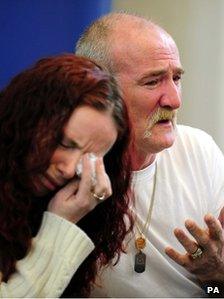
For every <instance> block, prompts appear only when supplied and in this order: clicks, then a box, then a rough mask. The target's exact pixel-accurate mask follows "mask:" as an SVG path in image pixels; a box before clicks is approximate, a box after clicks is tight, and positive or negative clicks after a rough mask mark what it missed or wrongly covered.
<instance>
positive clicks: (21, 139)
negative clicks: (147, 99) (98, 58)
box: [0, 54, 133, 296]
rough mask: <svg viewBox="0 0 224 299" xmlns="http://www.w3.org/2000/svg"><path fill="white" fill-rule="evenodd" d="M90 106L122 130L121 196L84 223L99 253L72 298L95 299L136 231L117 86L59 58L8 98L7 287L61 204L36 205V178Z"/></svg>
mask: <svg viewBox="0 0 224 299" xmlns="http://www.w3.org/2000/svg"><path fill="white" fill-rule="evenodd" d="M85 105H87V106H90V107H92V108H94V109H97V110H99V111H102V112H103V111H111V116H112V118H113V119H114V122H115V124H116V128H117V131H118V138H117V141H116V142H115V144H114V146H113V147H112V149H111V150H110V152H109V153H108V154H107V155H106V156H105V158H104V162H105V167H106V171H107V173H108V175H109V177H110V180H111V184H112V189H113V195H112V196H111V197H110V198H109V199H107V200H106V201H105V202H103V203H101V204H99V205H98V206H97V207H96V208H95V209H94V210H93V211H92V212H90V213H89V214H87V215H86V216H85V217H84V218H83V219H81V221H79V223H77V225H78V226H79V227H80V228H81V229H83V230H84V231H85V232H86V233H87V234H88V236H89V237H90V238H91V239H92V241H93V242H94V244H95V249H94V251H93V252H92V253H91V254H90V255H89V256H88V258H87V259H86V260H85V261H84V262H83V264H82V265H81V266H80V267H79V269H78V271H77V272H76V273H75V275H74V277H73V279H72V281H71V283H70V285H69V288H68V289H67V292H65V294H67V296H70V295H72V294H73V295H77V296H88V295H89V293H90V289H91V285H92V284H93V282H94V280H95V277H96V274H97V271H98V270H99V269H100V267H102V266H103V265H107V264H108V263H112V259H113V258H115V257H117V258H119V254H120V252H121V251H122V241H123V239H124V237H125V235H126V234H127V233H128V231H129V230H130V229H131V228H132V225H133V221H132V217H131V215H130V214H129V211H128V206H129V197H128V195H127V190H128V187H129V180H130V158H129V155H128V154H127V148H128V143H129V135H130V131H129V126H128V116H127V111H126V108H125V106H124V104H123V101H122V99H121V96H120V93H119V91H118V89H117V85H116V82H115V81H114V79H113V78H112V77H111V76H110V75H109V74H107V73H106V72H105V71H104V70H102V69H101V67H99V66H98V65H96V64H95V63H94V62H92V61H90V60H87V59H86V58H81V57H77V56H75V55H73V54H64V55H58V56H55V57H49V58H44V59H42V60H40V61H38V62H37V63H36V64H35V65H34V66H33V67H31V68H30V69H27V70H26V71H24V72H22V73H20V74H19V75H18V76H16V77H15V78H14V79H13V80H12V81H11V82H10V83H9V85H8V86H7V87H6V88H5V89H4V90H3V91H2V92H1V93H0V137H1V142H0V271H1V272H2V274H3V281H5V282H7V280H8V279H9V278H10V275H11V274H12V273H13V272H15V271H16V261H17V260H19V259H22V258H23V257H25V256H26V254H27V253H28V251H29V249H30V246H31V239H32V237H34V236H35V235H36V234H37V232H38V229H39V227H40V223H41V219H42V216H43V212H44V210H45V209H46V207H47V204H48V202H49V200H50V199H51V196H53V194H51V196H48V197H45V198H34V197H33V196H32V192H31V189H32V188H31V183H32V177H33V176H35V175H37V174H40V173H44V172H45V171H46V170H47V168H48V166H49V161H50V159H51V156H52V154H53V152H54V151H55V149H56V148H57V146H58V143H59V142H60V141H61V139H62V136H63V128H64V126H65V125H66V123H67V121H68V120H69V118H70V116H71V114H72V112H73V111H74V109H76V108H77V107H80V106H85ZM96 121H97V120H96ZM125 218H126V220H127V219H128V220H129V221H128V222H126V221H125Z"/></svg>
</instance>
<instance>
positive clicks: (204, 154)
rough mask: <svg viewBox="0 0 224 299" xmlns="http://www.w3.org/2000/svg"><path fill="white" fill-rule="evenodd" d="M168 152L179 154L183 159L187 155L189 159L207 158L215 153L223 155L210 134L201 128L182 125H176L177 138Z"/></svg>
mask: <svg viewBox="0 0 224 299" xmlns="http://www.w3.org/2000/svg"><path fill="white" fill-rule="evenodd" d="M168 152H169V154H170V155H180V156H181V157H182V158H183V159H185V158H186V156H189V155H190V157H191V159H193V157H195V158H197V159H209V157H210V158H212V157H213V156H214V155H217V154H218V155H219V156H220V155H221V156H223V155H222V154H221V151H220V149H219V148H218V146H217V145H216V143H215V141H214V140H213V138H212V136H210V135H209V134H208V133H206V132H204V131H203V130H201V129H197V128H192V127H189V126H184V125H178V126H177V138H176V140H175V142H174V144H173V146H172V147H170V148H169V149H168ZM184 157H185V158H184Z"/></svg>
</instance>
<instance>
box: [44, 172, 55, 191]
mask: <svg viewBox="0 0 224 299" xmlns="http://www.w3.org/2000/svg"><path fill="white" fill-rule="evenodd" d="M43 184H44V185H45V186H46V187H47V188H48V189H49V190H52V191H53V190H55V189H56V188H58V187H59V184H58V183H57V182H56V181H55V180H54V179H52V178H51V177H50V176H49V175H48V174H44V175H43Z"/></svg>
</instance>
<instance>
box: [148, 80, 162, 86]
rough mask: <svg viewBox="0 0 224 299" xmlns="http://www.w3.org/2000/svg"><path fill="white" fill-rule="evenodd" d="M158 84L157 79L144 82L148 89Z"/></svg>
mask: <svg viewBox="0 0 224 299" xmlns="http://www.w3.org/2000/svg"><path fill="white" fill-rule="evenodd" d="M158 83H159V79H154V80H150V81H148V82H146V85H147V86H149V87H155V86H156V85H157V84H158Z"/></svg>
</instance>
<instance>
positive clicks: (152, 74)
mask: <svg viewBox="0 0 224 299" xmlns="http://www.w3.org/2000/svg"><path fill="white" fill-rule="evenodd" d="M166 73H167V69H158V70H152V71H149V72H147V73H145V74H143V75H142V78H141V80H144V79H147V78H149V77H157V76H162V75H164V74H166ZM173 73H174V74H181V75H182V74H184V70H183V69H182V68H181V67H178V68H175V69H174V71H173Z"/></svg>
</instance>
